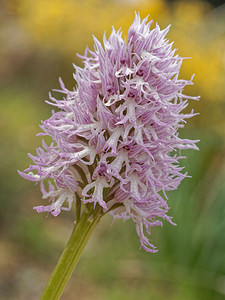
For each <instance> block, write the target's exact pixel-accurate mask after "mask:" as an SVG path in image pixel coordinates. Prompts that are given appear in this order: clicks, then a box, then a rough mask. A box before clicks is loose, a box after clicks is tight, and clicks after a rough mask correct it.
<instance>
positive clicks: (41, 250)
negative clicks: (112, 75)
mask: <svg viewBox="0 0 225 300" xmlns="http://www.w3.org/2000/svg"><path fill="white" fill-rule="evenodd" d="M135 10H136V11H140V13H141V16H142V17H145V16H146V15H148V14H149V15H150V18H153V19H154V21H155V22H158V23H159V24H160V26H161V27H165V26H167V25H168V24H170V23H171V24H172V28H171V31H170V33H169V36H168V37H169V39H170V40H174V41H175V44H174V46H175V48H178V53H179V54H180V55H182V56H187V57H192V59H191V60H186V61H185V62H184V65H183V69H182V74H181V76H182V77H184V78H190V77H191V75H192V73H196V77H195V80H194V82H195V86H192V87H190V88H189V89H187V93H189V94H193V95H201V97H202V98H201V101H200V102H192V103H190V107H194V109H195V111H199V112H200V116H198V117H195V118H194V119H193V120H190V121H189V123H188V125H187V126H186V127H187V128H186V130H185V131H182V132H181V135H183V136H186V137H187V136H188V137H189V138H194V139H195V138H200V139H201V142H200V143H199V147H200V151H199V152H194V151H186V152H185V155H187V159H186V160H185V161H184V165H185V166H186V170H187V171H188V172H189V174H191V175H192V178H191V179H186V180H185V181H184V182H183V183H182V184H181V185H180V187H179V189H178V190H177V191H174V192H171V193H169V195H168V196H169V199H170V200H169V204H170V207H171V210H170V215H171V216H173V217H174V218H173V220H174V221H175V222H176V223H177V226H176V227H174V226H171V225H170V224H166V223H165V224H164V226H163V228H156V229H153V230H152V240H153V241H154V243H155V244H156V245H157V246H158V248H159V250H160V251H159V253H157V254H154V255H152V254H148V253H145V252H144V251H142V250H141V251H140V250H139V249H138V248H139V241H138V238H137V235H136V233H135V227H134V224H133V223H132V222H126V223H123V222H122V221H117V222H115V224H113V226H111V222H112V220H111V218H110V217H105V219H104V220H103V221H102V223H101V224H100V225H99V227H98V228H97V229H96V231H95V233H94V235H93V237H92V238H91V240H90V243H89V244H88V246H87V248H86V250H85V252H84V254H83V256H82V258H81V261H80V263H79V265H78V267H77V269H76V271H75V273H74V275H73V277H72V278H71V281H70V282H69V285H68V287H67V289H66V291H65V293H64V294H63V296H62V299H68V300H70V299H82V300H83V299H84V300H108V299H109V300H120V299H123V300H124V299H125V300H133V299H134V300H136V299H142V300H145V299H146V300H148V299H155V300H161V299H165V298H166V299H168V300H178V299H179V300H180V299H181V300H189V299H190V300H203V299H204V300H211V299H213V300H214V299H215V300H220V299H224V296H225V238H224V233H225V201H224V198H225V197H224V196H225V184H224V179H225V155H224V148H225V147H224V146H225V143H224V135H225V119H224V113H225V98H224V96H225V88H224V82H225V80H224V79H225V78H224V77H225V76H224V74H225V73H224V69H225V60H224V50H225V43H224V28H225V26H224V19H225V18H224V16H225V7H224V5H223V6H221V7H218V8H214V7H212V6H211V5H209V4H208V3H207V2H206V1H202V2H200V1H173V2H172V4H169V3H167V2H165V1H163V0H151V1H147V0H146V1H145V0H143V1H141V0H140V1H128V0H127V1H125V0H121V1H116V0H114V1H113V0H108V1H103V0H83V1H82V2H81V1H78V0H54V1H53V0H39V1H32V0H31V1H30V0H29V1H28V0H12V1H6V0H5V1H1V4H0V43H1V47H0V66H1V67H0V78H1V79H0V116H1V117H0V138H1V147H0V157H1V164H0V225H1V226H0V233H1V239H0V299H3V300H6V299H30V300H33V299H38V297H39V295H40V293H41V290H42V288H43V287H44V285H45V283H46V282H47V280H48V278H49V275H50V273H51V271H52V269H53V267H54V265H55V264H56V261H57V259H58V257H59V255H60V253H61V251H62V249H63V247H64V246H65V243H66V241H67V239H68V236H69V234H70V231H71V230H72V223H73V217H74V210H73V211H72V212H70V213H66V212H65V213H62V214H61V215H60V216H59V217H57V218H54V217H50V216H49V217H48V218H45V216H44V215H38V214H37V213H36V212H35V211H33V210H32V207H33V206H34V205H38V204H41V203H43V200H41V195H40V192H39V187H38V186H34V185H33V184H32V183H30V182H26V181H25V180H23V179H22V178H20V177H19V176H18V175H17V171H16V170H17V169H20V170H23V169H24V168H25V167H27V165H28V164H29V163H30V160H29V159H28V158H27V157H26V153H27V152H31V153H34V152H35V148H36V147H37V146H39V145H40V143H41V139H40V138H39V137H36V136H35V134H37V133H38V132H39V128H38V124H40V120H44V119H46V118H48V117H49V115H50V110H51V107H49V106H48V105H47V104H45V103H44V100H45V99H47V98H48V91H49V90H50V89H52V88H57V87H58V86H59V84H58V77H59V76H61V77H62V78H63V80H64V81H65V82H66V83H67V86H68V87H69V88H72V86H73V84H74V83H73V79H72V72H73V68H72V62H75V63H76V64H80V61H79V60H78V59H77V57H76V55H75V53H76V52H79V53H82V52H83V51H84V48H85V46H86V45H87V44H88V45H90V47H91V46H92V44H93V42H92V34H94V35H95V36H97V38H99V39H100V40H101V38H102V35H103V32H104V31H105V30H106V32H107V35H108V34H109V32H110V30H111V26H112V25H114V27H115V28H117V29H118V28H119V27H122V29H123V32H124V34H126V32H127V29H128V27H129V26H130V24H131V22H132V20H133V17H134V11H135Z"/></svg>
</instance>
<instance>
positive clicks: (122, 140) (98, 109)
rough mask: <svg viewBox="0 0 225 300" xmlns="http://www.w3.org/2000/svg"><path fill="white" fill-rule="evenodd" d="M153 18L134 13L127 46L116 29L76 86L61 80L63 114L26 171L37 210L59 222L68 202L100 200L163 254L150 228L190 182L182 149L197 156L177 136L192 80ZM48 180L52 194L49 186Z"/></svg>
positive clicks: (89, 57) (89, 55) (46, 129)
mask: <svg viewBox="0 0 225 300" xmlns="http://www.w3.org/2000/svg"><path fill="white" fill-rule="evenodd" d="M151 23H152V21H151V22H149V23H147V18H146V19H144V20H143V21H142V22H141V20H140V17H139V15H137V14H136V15H135V19H134V22H133V24H132V25H131V27H130V29H129V31H128V36H127V39H126V38H125V39H123V38H122V34H121V32H120V31H117V32H116V31H115V30H114V29H113V30H112V33H111V35H110V36H109V39H108V40H107V39H106V36H105V35H104V37H103V44H104V47H103V46H102V45H101V43H100V42H99V41H98V40H97V39H96V38H94V42H95V45H94V51H91V50H89V49H88V48H87V49H86V51H85V54H84V56H80V57H81V58H82V60H83V62H84V67H83V68H80V67H78V66H74V67H75V74H74V79H75V81H76V87H75V88H74V90H73V91H69V90H68V89H67V88H66V87H65V86H64V84H63V82H62V80H61V79H60V85H61V90H60V92H61V93H63V94H64V97H63V99H62V100H56V99H55V98H53V97H52V96H51V94H50V100H51V102H49V103H50V104H52V105H54V106H56V107H57V108H58V109H59V110H58V111H57V112H53V113H52V116H51V117H50V118H49V119H48V120H46V121H44V122H42V125H41V128H42V130H43V133H41V135H48V136H50V137H51V138H52V140H53V142H52V144H51V145H49V146H48V145H47V144H46V143H45V142H43V145H42V148H38V149H37V155H36V156H33V155H30V157H31V159H32V160H33V162H34V164H33V165H31V166H30V167H29V168H28V169H27V170H25V173H22V172H20V174H21V175H22V176H23V177H24V178H25V179H28V180H31V181H39V182H40V183H41V191H42V194H43V199H50V204H49V205H47V206H37V207H34V209H36V210H37V212H48V213H49V212H50V213H51V214H52V215H54V216H57V215H58V214H59V213H60V212H61V210H70V209H71V206H72V203H73V202H74V201H78V199H81V200H82V202H83V203H85V204H86V203H89V202H91V203H94V206H95V207H96V206H98V207H99V206H100V207H102V210H103V211H104V212H110V214H112V215H113V216H114V217H115V218H119V217H121V218H125V219H127V218H131V219H132V220H133V221H134V222H135V223H136V230H137V233H138V235H139V237H140V243H141V247H143V248H144V249H145V250H147V251H150V252H155V251H157V250H156V249H155V246H154V245H152V244H151V243H150V242H149V240H148V238H147V236H146V233H147V234H150V228H151V227H152V226H158V225H161V224H162V220H163V219H166V220H168V221H169V222H171V223H172V221H171V218H170V217H168V216H167V215H166V213H167V212H168V205H167V201H166V200H167V196H166V191H169V190H174V189H176V188H177V187H178V185H179V184H180V182H181V181H182V180H183V179H184V178H185V177H186V176H187V174H186V173H182V172H181V171H182V169H183V168H182V167H180V166H179V159H180V158H182V157H181V153H180V152H181V151H180V150H182V149H198V148H197V146H196V145H195V143H196V142H197V141H192V140H188V139H181V138H179V136H178V129H179V128H181V127H183V126H184V123H185V121H184V120H185V119H187V118H190V117H192V116H193V115H194V113H193V111H191V113H189V114H184V113H182V111H183V109H184V108H186V107H187V100H188V99H198V97H190V96H186V95H184V94H183V89H184V87H185V86H186V85H190V84H192V78H191V80H183V79H178V75H179V71H180V67H181V64H182V60H183V58H181V57H179V56H178V55H177V54H175V52H176V50H173V49H172V43H169V42H168V40H167V39H166V38H165V36H166V34H167V32H168V31H169V27H167V28H166V29H164V30H160V28H159V26H158V25H156V27H155V28H154V29H152V30H150V25H151ZM45 180H48V181H49V184H48V185H49V186H48V189H47V190H46V186H45V185H44V183H43V182H44V181H45Z"/></svg>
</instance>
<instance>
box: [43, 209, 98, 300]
mask: <svg viewBox="0 0 225 300" xmlns="http://www.w3.org/2000/svg"><path fill="white" fill-rule="evenodd" d="M101 217H102V213H101V211H100V210H99V211H95V213H94V214H90V212H86V211H84V212H83V215H82V216H81V218H80V220H79V221H78V222H75V223H74V228H73V231H72V234H71V236H70V239H69V241H68V243H67V245H66V248H65V249H64V251H63V253H62V255H61V257H60V259H59V261H58V263H57V265H56V267H55V269H54V271H53V273H52V276H51V277H50V279H49V281H48V283H47V285H46V287H45V289H44V290H43V293H42V295H41V297H40V300H57V299H59V298H60V296H61V294H62V292H63V290H64V288H65V286H66V284H67V282H68V280H69V278H70V276H71V274H72V273H73V270H74V269H75V267H76V265H77V263H78V261H79V258H80V256H81V254H82V252H83V250H84V248H85V246H86V244H87V242H88V240H89V238H90V236H91V234H92V232H93V230H94V228H95V227H96V225H97V224H98V223H99V221H100V219H101Z"/></svg>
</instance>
